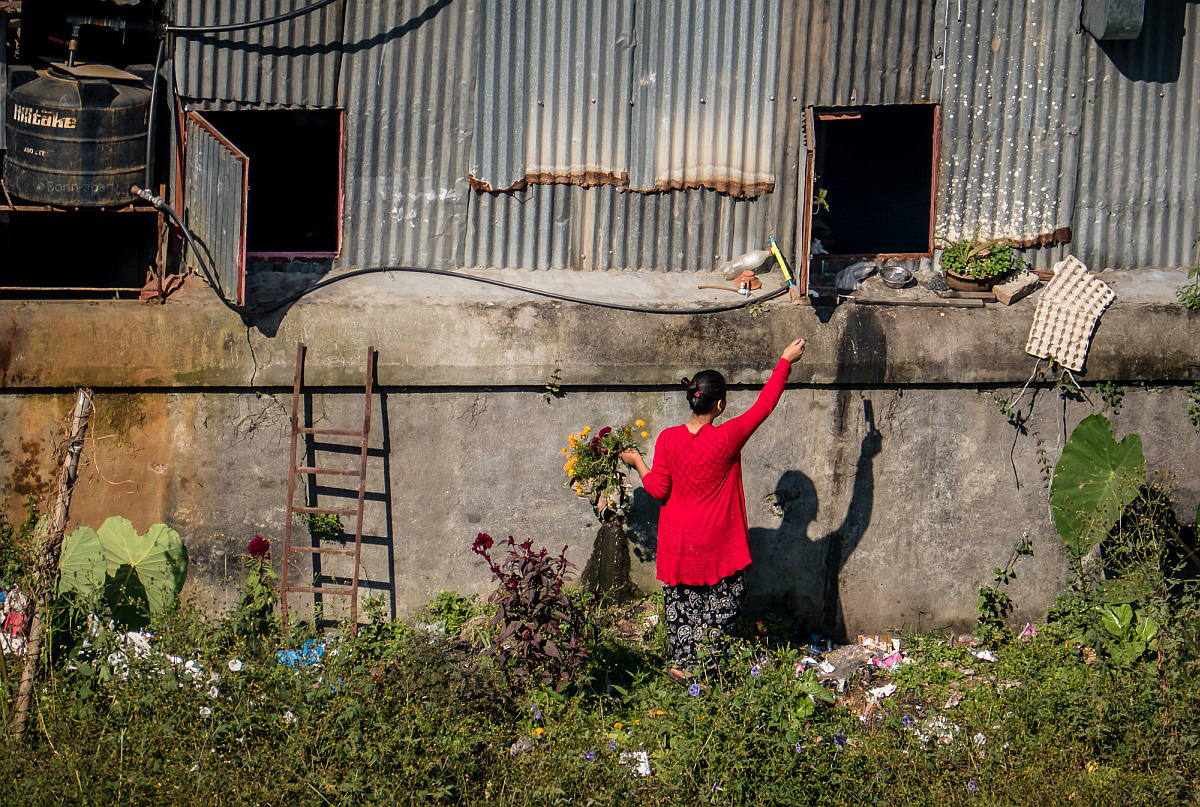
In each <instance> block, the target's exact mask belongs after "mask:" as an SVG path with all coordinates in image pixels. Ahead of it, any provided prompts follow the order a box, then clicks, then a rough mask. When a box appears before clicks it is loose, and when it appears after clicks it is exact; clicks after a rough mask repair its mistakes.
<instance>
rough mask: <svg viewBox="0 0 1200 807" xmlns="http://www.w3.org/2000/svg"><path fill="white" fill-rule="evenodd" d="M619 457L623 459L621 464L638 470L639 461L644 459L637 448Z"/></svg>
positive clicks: (623, 452) (622, 453) (624, 452)
mask: <svg viewBox="0 0 1200 807" xmlns="http://www.w3.org/2000/svg"><path fill="white" fill-rule="evenodd" d="M617 456H618V457H620V458H621V462H623V463H625V464H626V465H628V466H629V467H630V468H636V467H637V462H638V460H640V459H641V458H642V455H641V454H639V453H638V450H637V449H636V448H630V449H626V450H625V451H622V452H621V453H620V454H618V455H617Z"/></svg>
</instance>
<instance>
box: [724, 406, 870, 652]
mask: <svg viewBox="0 0 1200 807" xmlns="http://www.w3.org/2000/svg"><path fill="white" fill-rule="evenodd" d="M870 407H871V402H870V401H864V408H865V409H866V412H867V418H868V431H867V434H866V436H865V437H863V440H862V443H861V444H860V446H859V455H858V461H857V463H856V464H855V470H854V481H853V487H852V489H851V493H850V502H849V504H848V505H847V507H846V515H845V517H844V518H843V519H842V522H841V524H840V525H838V526H837V527H836V528H835V529H833V530H831V531H829V532H828V533H826V534H824V535H821V536H819V537H812V536H810V535H809V531H810V529H811V526H812V524H813V523H814V521H815V520H816V517H817V513H818V512H819V509H820V504H819V500H818V496H817V489H816V486H815V485H814V484H813V481H812V479H810V478H809V477H808V476H807V475H806V474H804V473H803V472H801V471H786V472H785V473H784V474H783V475H782V476H781V477H780V478H779V482H778V483H777V484H776V485H775V491H774V493H773V494H772V497H773V498H772V505H771V506H772V507H773V508H774V509H775V510H776V512H780V511H782V514H783V520H782V522H781V523H780V525H779V527H778V529H765V528H761V527H755V528H752V529H751V530H750V556H751V557H752V558H754V563H753V564H752V565H751V567H750V576H749V579H748V580H747V586H746V588H747V593H748V594H749V596H750V597H752V601H751V603H750V605H751V606H752V607H753V608H754V609H755V610H765V609H770V608H779V607H782V608H784V609H786V610H788V611H790V612H791V613H792V615H793V616H794V617H796V619H797V620H798V621H799V622H800V624H801V627H802V628H804V629H805V632H808V631H817V632H820V633H823V634H824V635H825V636H827V637H829V638H831V639H833V640H834V641H846V639H847V637H846V624H845V617H844V614H843V607H842V592H841V585H840V579H841V572H842V569H843V567H845V565H846V562H847V561H848V560H849V559H850V556H851V555H853V554H854V550H855V549H857V547H858V544H859V542H860V541H861V540H862V537H863V533H865V532H866V530H867V526H868V525H869V524H870V522H871V514H872V511H873V509H874V505H875V473H874V459H875V456H876V455H877V454H879V450H880V447H881V444H882V437H881V435H880V433H879V432H878V431H876V430H875V424H874V422H873V418H871V416H870V411H871V410H870Z"/></svg>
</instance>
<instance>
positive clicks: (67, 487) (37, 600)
mask: <svg viewBox="0 0 1200 807" xmlns="http://www.w3.org/2000/svg"><path fill="white" fill-rule="evenodd" d="M91 414H92V391H91V390H90V389H81V390H79V391H78V392H77V393H76V398H75V411H74V412H73V413H72V414H71V422H70V424H69V425H68V426H67V450H66V453H65V454H64V455H63V462H62V469H61V470H60V471H59V474H58V495H57V497H56V498H55V500H54V511H53V513H52V514H51V516H50V524H49V526H48V528H47V529H46V533H45V538H44V540H45V545H44V546H43V548H42V552H41V557H40V558H38V559H37V560H36V561H35V564H36V565H35V566H34V568H33V570H32V572H33V587H32V590H31V591H30V592H29V594H30V596H29V610H30V620H29V642H28V644H26V645H25V669H24V670H23V671H22V673H21V684H20V686H19V688H18V689H17V708H16V716H15V717H14V718H13V732H12V737H13V740H14V741H15V742H17V743H20V742H21V739H22V738H23V737H24V736H25V724H26V723H27V722H28V720H29V707H30V704H31V702H32V697H33V677H34V674H35V673H36V672H37V665H38V660H39V657H40V656H41V654H42V631H43V628H44V625H45V623H44V621H43V618H44V617H45V612H46V611H47V609H48V607H49V605H50V599H51V596H52V594H53V592H54V586H55V582H56V581H57V579H58V559H59V556H60V555H61V554H62V542H63V532H64V531H65V530H66V527H67V514H68V512H69V511H70V509H71V491H72V489H74V487H75V478H76V477H77V476H78V474H79V455H80V454H81V453H83V435H84V432H86V431H87V425H88V418H89V417H91Z"/></svg>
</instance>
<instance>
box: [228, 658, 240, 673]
mask: <svg viewBox="0 0 1200 807" xmlns="http://www.w3.org/2000/svg"><path fill="white" fill-rule="evenodd" d="M229 671H230V672H241V671H242V660H241V659H240V658H231V659H230V660H229Z"/></svg>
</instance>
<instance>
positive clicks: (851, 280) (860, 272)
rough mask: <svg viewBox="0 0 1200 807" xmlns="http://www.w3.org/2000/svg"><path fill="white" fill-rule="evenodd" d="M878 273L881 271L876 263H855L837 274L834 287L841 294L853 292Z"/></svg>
mask: <svg viewBox="0 0 1200 807" xmlns="http://www.w3.org/2000/svg"><path fill="white" fill-rule="evenodd" d="M877 271H879V264H877V263H875V261H855V262H854V263H852V264H850V265H849V266H847V267H846V268H845V269H843V270H842V271H840V272H838V273H837V279H836V280H835V281H834V285H836V286H837V290H838V291H840V292H852V291H854V290H855V289H857V288H858V287H859V286H860V285H862V282H863V281H864V280H866V279H867V278H868V277H870V276H871V275H873V274H875V272H877Z"/></svg>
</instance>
